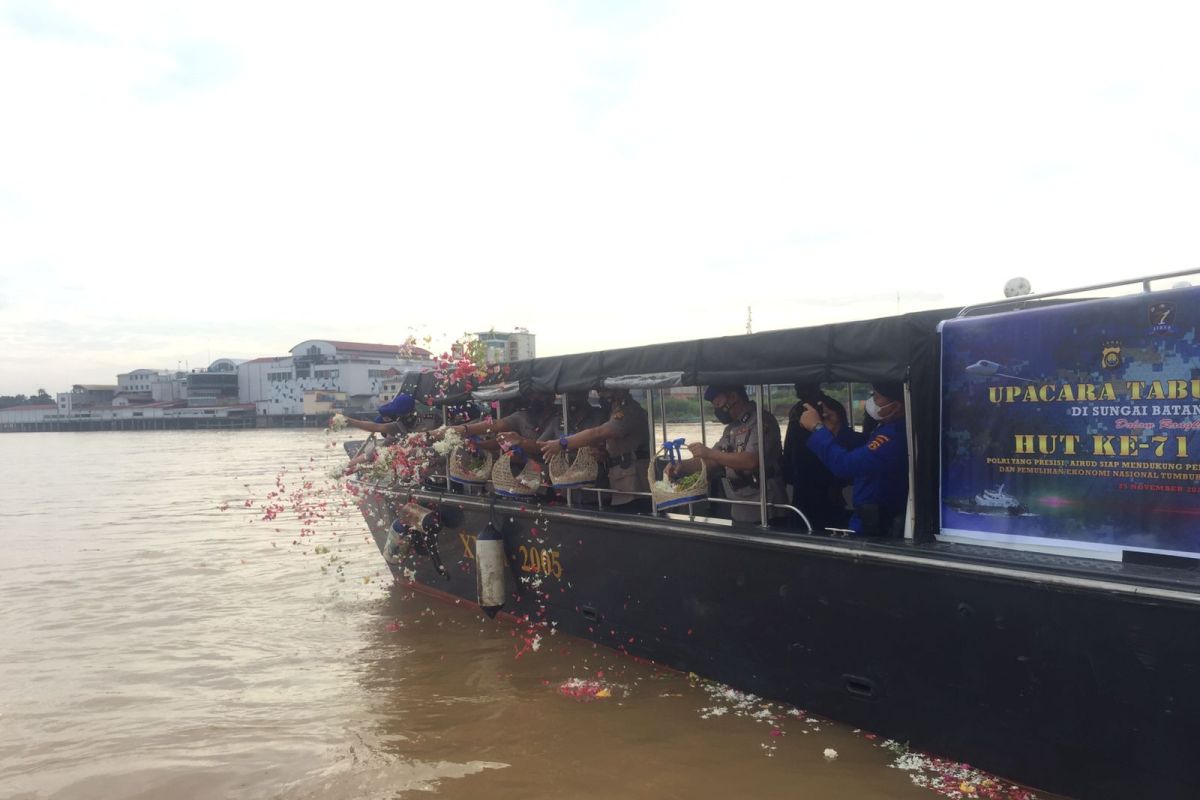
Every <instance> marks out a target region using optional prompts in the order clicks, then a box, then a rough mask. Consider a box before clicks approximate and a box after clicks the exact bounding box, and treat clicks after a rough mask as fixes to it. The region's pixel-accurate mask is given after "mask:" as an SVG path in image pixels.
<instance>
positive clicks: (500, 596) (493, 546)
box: [475, 522, 505, 618]
mask: <svg viewBox="0 0 1200 800" xmlns="http://www.w3.org/2000/svg"><path fill="white" fill-rule="evenodd" d="M504 561H505V559H504V537H503V536H501V535H500V531H498V530H496V528H495V526H494V525H492V523H490V522H489V523H488V524H487V525H485V526H484V528H483V530H482V531H480V532H479V536H478V537H476V539H475V570H476V572H475V577H476V589H477V590H478V593H479V607H480V608H482V609H483V613H485V614H487V615H488V617H491V618H495V616H496V612H497V611H499V610H500V609H501V608H503V607H504V599H505V598H504V596H505V580H504Z"/></svg>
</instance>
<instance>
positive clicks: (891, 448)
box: [800, 382, 908, 538]
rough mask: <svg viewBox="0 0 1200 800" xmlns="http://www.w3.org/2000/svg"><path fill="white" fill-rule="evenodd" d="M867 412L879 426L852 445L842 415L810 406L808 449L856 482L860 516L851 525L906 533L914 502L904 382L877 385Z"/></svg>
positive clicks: (875, 532) (866, 531)
mask: <svg viewBox="0 0 1200 800" xmlns="http://www.w3.org/2000/svg"><path fill="white" fill-rule="evenodd" d="M871 388H872V392H871V397H870V399H868V400H867V404H866V412H867V414H869V415H870V416H871V417H872V418H873V419H875V420H878V422H879V425H878V427H876V428H875V430H874V431H873V432H872V434H871V437H870V438H869V439H868V440H867V443H866V444H864V445H862V446H861V447H856V448H853V449H847V448H846V447H843V446H842V445H841V444H839V443H838V442H837V441H836V439H837V434H838V432H839V430H838V426H839V425H840V422H839V421H838V419H837V415H836V414H832V413H829V412H828V411H827V412H826V414H825V416H824V418H822V416H821V413H820V412H819V411H817V409H815V408H813V407H812V406H811V405H806V406H805V409H804V413H803V414H801V415H800V424H801V425H803V426H804V428H805V430H807V431H810V432H811V435H810V436H809V437H808V448H809V449H810V450H812V451H813V452H814V453H816V455H817V457H818V458H820V459H821V463H823V464H824V465H825V466H827V467H828V468H829V471H830V472H832V473H833V474H834V475H837V476H838V477H840V478H847V479H853V481H854V516H853V517H851V518H850V527H851V528H852V529H853V530H854V531H855V532H856V533H857V534H858V535H860V536H887V537H896V538H899V537H903V535H904V510H905V507H906V506H907V504H908V440H907V437H906V432H905V425H904V411H905V409H904V385H903V384H902V383H899V382H885V383H875V384H872V386H871Z"/></svg>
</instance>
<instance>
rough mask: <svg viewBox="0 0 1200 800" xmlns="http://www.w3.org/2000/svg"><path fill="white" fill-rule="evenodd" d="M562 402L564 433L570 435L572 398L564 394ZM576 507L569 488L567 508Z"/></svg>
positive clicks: (548, 470)
mask: <svg viewBox="0 0 1200 800" xmlns="http://www.w3.org/2000/svg"><path fill="white" fill-rule="evenodd" d="M562 404H563V405H562V412H563V420H562V422H563V424H562V435H563V436H570V435H571V416H570V413H569V408H570V406H571V400H570V399H569V398H568V397H567V396H566V395H565V394H564V395H563V396H562ZM546 472H547V474H549V472H550V462H549V461H546ZM574 507H575V504H574V503H572V502H571V490H570V489H567V508H574Z"/></svg>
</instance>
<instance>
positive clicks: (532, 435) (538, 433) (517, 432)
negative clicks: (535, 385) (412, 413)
mask: <svg viewBox="0 0 1200 800" xmlns="http://www.w3.org/2000/svg"><path fill="white" fill-rule="evenodd" d="M561 416H562V414H561V413H560V412H559V409H558V406H556V405H555V404H554V393H553V392H544V391H539V390H536V389H529V390H526V391H523V392H522V394H521V408H520V410H518V411H515V412H513V413H512V414H507V415H505V416H503V417H501V418H500V419H497V420H480V421H479V422H468V423H464V424H459V425H451V426H448V428H446V430H451V429H453V430H457V431H458V432H459V433H460V434H461V435H462V436H463V438H466V437H467V436H481V435H488V434H490V435H492V436H495V437H496V438H495V440H492V441H484V442H481V443H480V447H483V448H484V449H488V450H496V449H497V448H498V445H499V443H501V442H503V443H506V444H509V445H511V446H514V447H517V446H519V447H520V448H521V450H522V451H523V452H525V453H526V454H527V455H528V456H529V457H531V458H534V459H537V458H539V457H540V456H541V450H540V449H539V448H538V439H540V438H541V437H542V435H543V434H544V433H545V432H546V431H547V430H550V429H553V430H558V425H559V422H558V420H559V419H560V418H561ZM433 438H440V434H439V433H438V431H434V437H433Z"/></svg>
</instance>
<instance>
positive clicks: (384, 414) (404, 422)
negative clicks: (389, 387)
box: [346, 392, 417, 437]
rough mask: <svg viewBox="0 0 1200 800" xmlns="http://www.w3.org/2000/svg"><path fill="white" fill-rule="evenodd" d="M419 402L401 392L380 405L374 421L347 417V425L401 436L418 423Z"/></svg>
mask: <svg viewBox="0 0 1200 800" xmlns="http://www.w3.org/2000/svg"><path fill="white" fill-rule="evenodd" d="M416 408H417V403H416V401H415V400H413V396H412V395H411V394H405V393H404V392H400V393H399V394H397V395H396V396H395V397H393V398H392V399H391V400H389V401H388V402H386V403H384V404H383V405H381V406H380V407H379V415H378V416H376V417H375V421H374V422H367V421H366V420H365V419H354V418H353V417H346V425H347V426H349V427H351V428H358V429H359V430H360V431H367V432H369V433H382V434H383V435H384V436H388V437H394V436H401V435H403V434H406V433H408V432H409V431H410V430H412V429H413V427H414V425H415V423H416V414H415V413H414V412H415V411H416Z"/></svg>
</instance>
